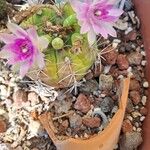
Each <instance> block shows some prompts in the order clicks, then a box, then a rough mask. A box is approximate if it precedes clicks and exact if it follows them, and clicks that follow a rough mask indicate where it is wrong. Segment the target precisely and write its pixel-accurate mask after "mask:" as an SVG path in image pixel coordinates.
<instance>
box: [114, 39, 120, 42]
mask: <svg viewBox="0 0 150 150" xmlns="http://www.w3.org/2000/svg"><path fill="white" fill-rule="evenodd" d="M113 43H121V40H119V39H114V40H113Z"/></svg>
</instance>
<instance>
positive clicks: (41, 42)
mask: <svg viewBox="0 0 150 150" xmlns="http://www.w3.org/2000/svg"><path fill="white" fill-rule="evenodd" d="M38 43H39V47H40V50H43V49H46V48H47V47H48V44H49V41H48V39H47V38H45V37H44V36H41V37H39V38H38Z"/></svg>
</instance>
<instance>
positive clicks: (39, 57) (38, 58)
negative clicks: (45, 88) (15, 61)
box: [35, 53, 45, 70]
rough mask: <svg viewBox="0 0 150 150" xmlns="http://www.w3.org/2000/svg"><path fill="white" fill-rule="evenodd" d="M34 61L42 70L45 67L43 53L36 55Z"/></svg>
mask: <svg viewBox="0 0 150 150" xmlns="http://www.w3.org/2000/svg"><path fill="white" fill-rule="evenodd" d="M35 59H36V64H37V65H38V67H39V68H40V69H41V70H42V69H43V68H44V66H45V62H44V54H43V53H38V54H37V56H36V58H35Z"/></svg>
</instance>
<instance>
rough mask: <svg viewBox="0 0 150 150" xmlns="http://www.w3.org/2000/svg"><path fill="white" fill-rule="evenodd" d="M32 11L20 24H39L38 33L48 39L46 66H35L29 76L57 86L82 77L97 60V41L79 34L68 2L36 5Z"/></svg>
mask: <svg viewBox="0 0 150 150" xmlns="http://www.w3.org/2000/svg"><path fill="white" fill-rule="evenodd" d="M28 11H30V13H27V12H26V16H25V15H23V16H25V17H22V18H21V19H20V18H19V17H18V18H16V21H17V19H18V20H19V19H20V20H21V21H20V20H19V21H18V22H19V23H20V25H21V27H23V28H25V29H28V28H29V27H32V26H36V29H37V33H38V35H39V36H44V37H46V38H47V39H48V40H49V46H48V48H47V49H46V50H44V51H43V53H44V54H45V63H46V66H45V68H44V70H42V71H41V70H38V68H32V70H31V71H29V73H28V74H27V75H28V76H29V77H30V78H32V79H34V80H37V79H40V80H41V81H43V82H44V83H46V84H48V85H50V86H54V87H57V88H63V87H68V86H71V85H73V84H74V83H75V82H76V81H78V80H81V79H82V77H83V76H84V75H85V74H86V72H87V71H88V69H89V68H90V67H91V66H92V64H93V62H94V59H95V58H94V56H93V55H92V53H93V51H94V50H95V49H96V44H94V45H93V46H89V44H88V40H87V35H86V34H84V35H81V34H80V26H79V25H78V21H77V19H76V14H75V12H74V11H73V10H72V8H71V6H70V5H69V4H65V5H64V6H63V8H61V9H58V8H57V7H56V6H52V5H37V6H34V7H32V8H31V10H28Z"/></svg>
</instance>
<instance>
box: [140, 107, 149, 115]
mask: <svg viewBox="0 0 150 150" xmlns="http://www.w3.org/2000/svg"><path fill="white" fill-rule="evenodd" d="M147 112H148V110H147V108H146V107H142V108H141V109H140V113H141V114H142V115H144V116H146V115H147Z"/></svg>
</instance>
